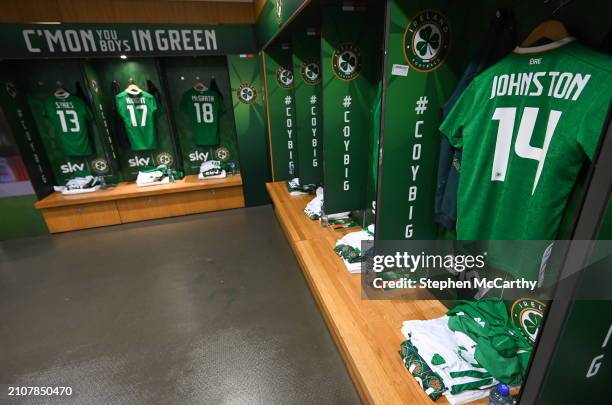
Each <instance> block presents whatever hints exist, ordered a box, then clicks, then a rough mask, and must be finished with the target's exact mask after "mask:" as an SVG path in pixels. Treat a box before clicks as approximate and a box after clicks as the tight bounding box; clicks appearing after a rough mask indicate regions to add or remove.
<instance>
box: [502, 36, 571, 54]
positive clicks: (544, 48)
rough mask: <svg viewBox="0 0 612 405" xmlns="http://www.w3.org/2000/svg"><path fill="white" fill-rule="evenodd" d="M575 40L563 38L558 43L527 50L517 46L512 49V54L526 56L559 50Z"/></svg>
mask: <svg viewBox="0 0 612 405" xmlns="http://www.w3.org/2000/svg"><path fill="white" fill-rule="evenodd" d="M575 40H576V38H574V37H565V38H562V39H560V40H558V41H555V42H551V43H550V44H546V45H540V46H532V47H529V48H521V47H520V46H517V47H516V48H514V50H513V51H512V52H514V53H519V54H528V53H540V52H546V51H552V50H553V49H557V48H560V47H562V46H563V45H566V44H569V43H570V42H574V41H575Z"/></svg>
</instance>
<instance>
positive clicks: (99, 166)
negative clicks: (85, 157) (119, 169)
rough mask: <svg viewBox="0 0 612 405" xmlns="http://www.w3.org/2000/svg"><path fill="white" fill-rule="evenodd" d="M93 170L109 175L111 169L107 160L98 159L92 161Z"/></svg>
mask: <svg viewBox="0 0 612 405" xmlns="http://www.w3.org/2000/svg"><path fill="white" fill-rule="evenodd" d="M90 164H91V170H93V171H94V172H95V173H98V174H104V173H108V171H109V169H110V167H109V166H108V162H107V161H106V159H102V158H97V159H94V160H92V161H91V163H90Z"/></svg>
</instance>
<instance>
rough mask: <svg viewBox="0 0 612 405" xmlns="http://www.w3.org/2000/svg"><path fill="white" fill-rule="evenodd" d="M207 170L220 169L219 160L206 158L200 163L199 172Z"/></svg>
mask: <svg viewBox="0 0 612 405" xmlns="http://www.w3.org/2000/svg"><path fill="white" fill-rule="evenodd" d="M209 170H221V162H220V161H218V160H207V161H205V162H203V163H202V164H201V165H200V173H205V172H207V171H209Z"/></svg>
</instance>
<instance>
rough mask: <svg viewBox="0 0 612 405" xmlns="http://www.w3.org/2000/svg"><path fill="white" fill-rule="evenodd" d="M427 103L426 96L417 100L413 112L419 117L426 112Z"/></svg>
mask: <svg viewBox="0 0 612 405" xmlns="http://www.w3.org/2000/svg"><path fill="white" fill-rule="evenodd" d="M428 102H429V100H428V99H427V96H421V97H419V99H418V100H417V102H416V107H414V111H416V113H417V114H419V115H421V114H423V113H424V112H425V111H427V103H428Z"/></svg>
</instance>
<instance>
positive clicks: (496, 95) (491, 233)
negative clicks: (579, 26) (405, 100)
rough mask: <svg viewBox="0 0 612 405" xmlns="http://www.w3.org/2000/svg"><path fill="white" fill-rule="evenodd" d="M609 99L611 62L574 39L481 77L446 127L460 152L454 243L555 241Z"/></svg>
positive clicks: (519, 52) (516, 56)
mask: <svg viewBox="0 0 612 405" xmlns="http://www.w3.org/2000/svg"><path fill="white" fill-rule="evenodd" d="M611 95H612V58H611V57H610V56H607V55H603V54H599V53H597V52H594V51H592V50H589V49H587V48H585V47H583V46H581V45H580V44H578V43H576V42H574V41H573V39H572V38H565V39H563V40H560V41H557V42H553V43H550V44H547V45H544V46H539V47H533V48H516V49H515V51H514V52H513V53H512V54H510V55H508V56H506V57H505V58H504V59H502V60H501V61H500V62H498V63H497V64H495V65H493V66H492V67H490V68H489V69H487V70H485V71H484V72H483V73H482V74H480V75H479V76H478V77H476V78H475V79H474V80H473V82H472V83H471V84H470V86H469V87H468V88H467V89H466V90H465V92H464V93H463V94H462V96H461V98H460V99H459V100H458V102H457V104H456V105H455V106H454V108H453V109H452V110H451V112H450V114H449V115H448V116H447V118H446V119H445V121H444V123H443V124H442V126H441V128H440V130H441V131H442V132H443V133H444V134H445V135H446V136H447V137H448V139H449V140H450V143H451V144H452V145H453V146H454V147H456V148H461V149H463V158H462V165H461V173H460V178H459V193H458V194H459V195H458V200H457V238H458V239H462V240H552V239H555V237H556V236H557V232H558V229H559V225H560V222H561V219H562V216H563V213H564V211H565V208H566V205H567V201H568V199H569V196H570V194H571V192H572V189H573V188H574V184H575V182H576V180H577V178H578V175H579V172H580V169H581V167H582V165H583V164H584V162H585V161H586V160H587V159H593V157H594V155H595V152H596V149H597V145H598V141H599V138H600V134H601V132H602V127H603V124H604V121H605V118H606V113H607V111H608V107H609V105H610V97H611Z"/></svg>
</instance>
